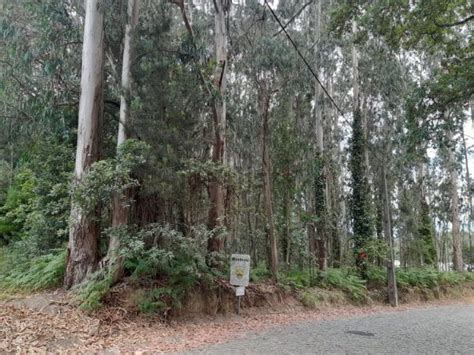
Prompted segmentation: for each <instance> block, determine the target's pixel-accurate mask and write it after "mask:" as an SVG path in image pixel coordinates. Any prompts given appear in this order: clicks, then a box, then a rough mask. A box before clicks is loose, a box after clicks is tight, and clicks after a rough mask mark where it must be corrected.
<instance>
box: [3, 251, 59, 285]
mask: <svg viewBox="0 0 474 355" xmlns="http://www.w3.org/2000/svg"><path fill="white" fill-rule="evenodd" d="M65 268H66V251H64V250H56V251H53V252H52V253H51V254H47V255H42V256H39V257H35V258H28V257H27V256H26V255H25V254H22V253H20V252H18V251H12V250H3V251H1V252H0V288H2V289H4V290H11V291H39V290H44V289H51V288H55V287H58V286H60V285H61V283H62V281H63V278H64V272H65Z"/></svg>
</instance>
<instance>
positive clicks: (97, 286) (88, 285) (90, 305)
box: [75, 270, 113, 312]
mask: <svg viewBox="0 0 474 355" xmlns="http://www.w3.org/2000/svg"><path fill="white" fill-rule="evenodd" d="M112 282H113V277H112V274H110V273H109V272H108V271H107V270H99V271H97V272H95V273H94V274H93V275H91V277H90V278H89V279H88V280H87V281H86V282H85V283H83V284H81V285H78V286H77V288H76V289H75V292H76V294H77V296H76V297H77V300H78V301H79V307H80V308H81V309H83V310H84V311H86V312H93V311H96V310H98V309H99V308H101V307H102V305H103V300H104V298H105V296H106V295H107V294H108V293H109V291H110V287H111V286H112Z"/></svg>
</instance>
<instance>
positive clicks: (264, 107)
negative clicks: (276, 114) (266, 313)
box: [258, 80, 278, 281]
mask: <svg viewBox="0 0 474 355" xmlns="http://www.w3.org/2000/svg"><path fill="white" fill-rule="evenodd" d="M269 106H270V93H269V92H268V87H267V83H266V82H265V80H261V81H260V83H259V87H258V116H259V118H260V122H261V141H262V143H261V145H262V177H263V186H262V190H263V191H262V192H263V204H264V210H265V219H266V220H265V232H266V235H267V243H268V247H269V248H270V253H269V254H270V255H269V256H270V263H269V264H270V269H271V273H272V278H273V280H274V281H277V279H278V246H277V239H276V235H275V225H274V221H273V202H272V179H271V174H272V166H271V160H270V152H269V146H270V145H269V133H270V132H269V125H268V119H269V110H270V107H269Z"/></svg>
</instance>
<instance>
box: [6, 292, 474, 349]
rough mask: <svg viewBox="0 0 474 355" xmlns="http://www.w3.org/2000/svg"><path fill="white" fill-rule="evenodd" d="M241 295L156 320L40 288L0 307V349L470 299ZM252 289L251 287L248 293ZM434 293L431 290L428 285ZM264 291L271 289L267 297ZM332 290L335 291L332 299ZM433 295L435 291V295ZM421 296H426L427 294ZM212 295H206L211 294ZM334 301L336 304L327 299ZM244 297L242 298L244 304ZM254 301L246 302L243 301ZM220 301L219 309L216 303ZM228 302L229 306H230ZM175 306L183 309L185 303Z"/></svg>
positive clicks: (105, 343)
mask: <svg viewBox="0 0 474 355" xmlns="http://www.w3.org/2000/svg"><path fill="white" fill-rule="evenodd" d="M255 287H256V289H254V290H253V291H251V290H249V292H248V299H247V300H246V301H245V302H243V309H242V314H241V315H240V316H237V315H235V314H233V313H232V311H231V309H232V307H233V300H232V298H231V297H230V296H228V297H229V301H228V303H226V302H227V301H225V302H224V301H222V300H225V299H227V296H225V297H223V298H221V299H220V301H219V302H220V304H221V305H220V306H215V305H217V304H219V302H217V301H216V303H212V302H209V299H207V297H205V301H204V302H201V301H196V300H200V299H201V297H204V296H202V295H197V296H196V298H195V301H194V303H192V302H191V303H188V304H186V305H185V307H186V308H185V309H188V310H189V311H191V310H192V309H193V308H192V307H194V310H195V313H190V314H192V317H189V315H188V317H186V318H184V317H183V315H181V317H175V318H171V320H170V319H168V321H167V322H163V321H162V319H160V318H159V317H145V316H138V315H137V314H136V313H135V312H134V310H133V309H132V308H128V309H127V308H125V307H122V306H121V305H120V303H119V302H116V304H115V305H114V304H110V305H108V306H107V307H105V308H104V309H103V310H101V311H100V312H97V313H95V314H93V315H90V314H89V315H87V314H84V312H81V311H80V310H78V309H77V308H76V307H74V306H73V305H71V304H70V296H69V295H68V294H65V293H62V292H55V293H43V294H37V295H32V296H28V297H26V298H23V299H15V300H10V301H8V302H6V303H3V304H2V305H1V307H0V324H2V327H1V328H0V352H18V351H32V350H33V351H35V350H36V351H42V352H44V351H65V350H73V351H74V352H78V351H83V352H86V351H87V352H91V351H95V352H97V351H154V352H156V351H165V352H166V351H182V350H187V349H194V348H198V347H202V346H205V345H207V344H212V343H220V342H224V341H227V340H229V339H234V338H237V337H241V336H244V335H245V334H247V333H248V332H252V333H255V332H261V331H264V330H266V329H269V328H271V327H274V326H278V325H286V324H292V323H297V322H300V321H303V320H309V319H313V320H320V319H321V320H322V319H335V318H346V317H353V316H363V315H369V314H373V313H378V312H403V311H405V310H408V309H412V308H415V307H416V308H418V307H435V306H437V305H445V304H453V303H460V304H466V303H468V304H474V289H473V288H472V287H464V288H462V289H461V288H458V289H456V290H452V291H449V290H445V291H442V290H441V292H440V293H438V294H437V295H438V297H439V299H431V296H430V295H429V296H428V297H426V295H425V296H423V293H420V295H419V296H416V297H415V296H413V295H417V294H418V293H419V292H418V291H417V290H413V292H412V293H410V295H411V296H410V297H411V298H410V299H408V298H407V299H406V300H410V301H411V303H408V304H402V305H401V306H400V307H399V308H396V309H395V308H391V307H389V306H387V305H384V304H380V303H377V302H374V303H372V304H370V305H353V304H349V302H348V301H347V300H344V298H340V296H334V295H330V292H329V291H325V292H327V293H328V292H329V294H328V295H327V299H324V298H322V299H324V301H322V302H321V303H320V304H319V305H317V308H314V309H308V308H305V307H303V306H302V305H301V302H299V300H298V298H297V296H295V295H292V293H291V292H288V293H285V292H283V291H281V290H280V291H278V292H277V290H275V289H273V288H272V286H271V285H264V286H258V287H257V286H255ZM252 292H254V293H255V294H254V295H253V296H252ZM435 293H436V292H435ZM269 295H271V296H269ZM331 297H335V298H334V299H331ZM433 297H436V295H434V296H433ZM426 299H428V300H427V301H426ZM211 300H212V298H211ZM335 300H336V301H337V302H336V304H334V303H331V302H334V301H335ZM246 302H248V303H246ZM250 302H254V304H253V307H247V306H248V305H249V304H250ZM213 304H214V308H212V307H211V308H210V310H212V311H215V310H218V309H221V310H223V309H227V310H228V312H227V313H225V315H223V314H221V313H217V315H216V313H214V315H203V314H202V313H200V312H201V310H202V307H203V305H205V307H209V305H211V306H212V305H213ZM219 307H220V308H219ZM229 308H230V309H229ZM185 309H183V311H182V312H181V313H182V314H185V313H184V310H185Z"/></svg>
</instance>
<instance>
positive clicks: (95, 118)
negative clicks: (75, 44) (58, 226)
mask: <svg viewBox="0 0 474 355" xmlns="http://www.w3.org/2000/svg"><path fill="white" fill-rule="evenodd" d="M101 5H102V3H101V1H100V0H86V2H85V7H86V16H85V24H84V42H83V48H82V69H81V97H80V102H79V123H78V132H77V148H76V164H75V170H74V182H75V183H76V184H80V183H81V181H82V180H83V178H84V177H85V175H86V174H87V171H88V170H89V168H90V166H91V165H92V164H93V163H94V162H96V161H97V160H98V159H99V151H100V129H101V121H102V113H103V64H104V32H103V31H104V29H103V22H104V19H103V14H102V9H101V8H100V7H101ZM87 212H88V211H83V210H81V208H80V207H79V206H78V205H77V204H76V203H75V202H74V201H73V203H72V206H71V226H70V229H69V245H68V256H67V267H66V275H65V279H64V285H65V287H66V288H70V287H72V286H74V285H76V284H79V283H81V282H82V281H83V280H84V279H85V278H86V277H87V276H88V275H89V274H90V273H92V272H93V271H95V269H96V267H97V262H98V258H99V250H98V239H99V234H100V228H99V224H98V221H97V218H96V217H97V216H98V212H99V208H98V207H97V209H96V211H94V212H95V214H94V212H89V213H87Z"/></svg>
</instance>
